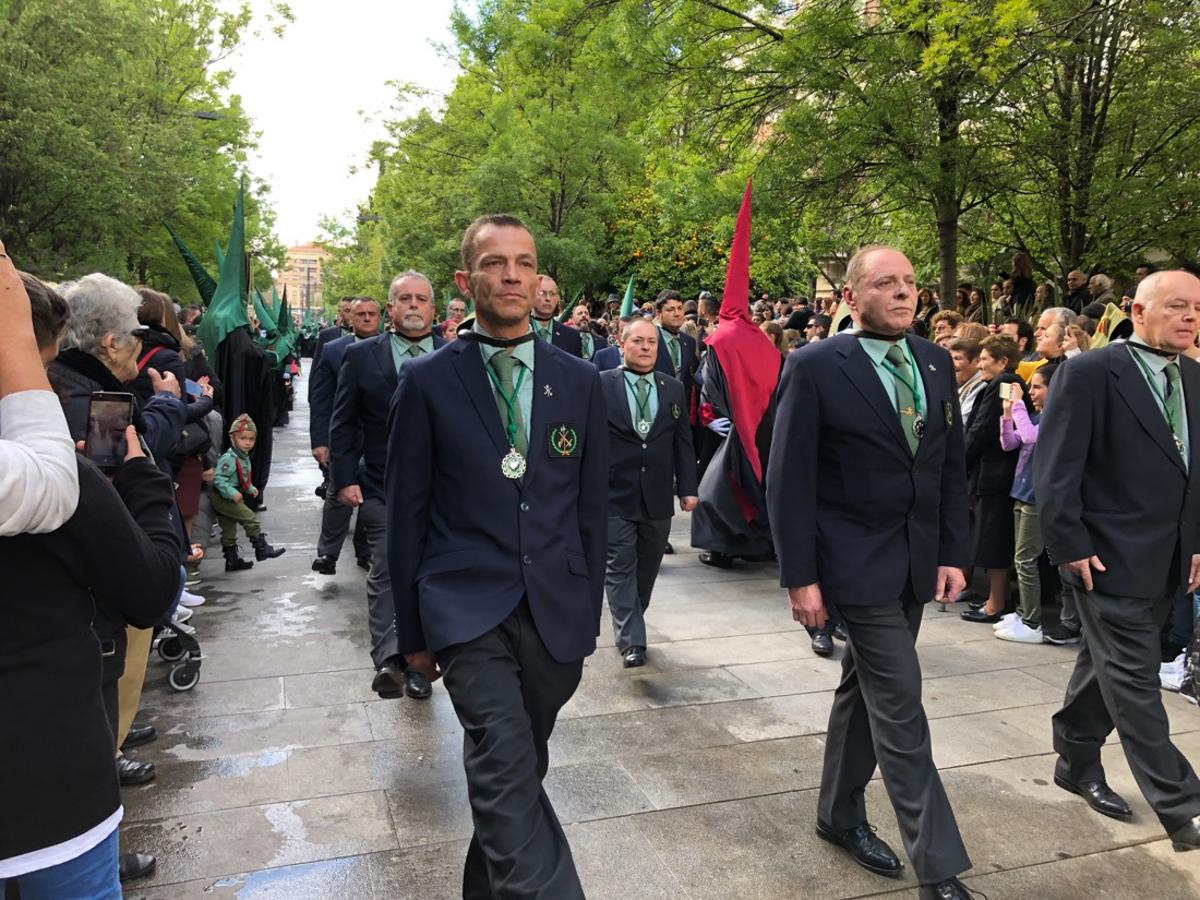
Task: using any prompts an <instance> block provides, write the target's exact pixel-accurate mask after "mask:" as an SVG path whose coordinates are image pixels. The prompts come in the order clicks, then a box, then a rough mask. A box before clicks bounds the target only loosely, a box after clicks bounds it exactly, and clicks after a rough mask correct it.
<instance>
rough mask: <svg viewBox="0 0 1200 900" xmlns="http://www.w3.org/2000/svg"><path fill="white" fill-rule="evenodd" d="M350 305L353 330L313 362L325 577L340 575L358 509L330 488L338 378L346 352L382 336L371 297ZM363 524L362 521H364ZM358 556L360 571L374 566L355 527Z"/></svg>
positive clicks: (319, 565) (313, 431) (313, 428)
mask: <svg viewBox="0 0 1200 900" xmlns="http://www.w3.org/2000/svg"><path fill="white" fill-rule="evenodd" d="M351 301H352V302H351V304H350V323H351V326H352V327H353V329H354V330H353V331H352V332H351V333H350V334H348V335H346V336H345V337H341V338H338V339H337V340H335V341H331V342H330V343H329V344H327V345H326V347H325V351H324V352H323V353H322V354H321V358H320V359H319V360H318V361H316V362H314V363H313V371H312V380H311V381H310V382H309V386H308V409H309V422H308V432H309V442H310V443H311V445H312V455H313V459H315V460H316V461H317V465H319V466H320V467H321V471H322V472H324V473H325V482H326V483H325V490H324V491H323V496H324V498H325V505H324V506H323V507H322V508H321V534H320V537H318V538H317V558H316V559H314V560H313V563H312V570H313V571H314V572H320V573H321V574H322V575H335V574H337V561H338V557H339V556H340V555H341V552H342V544H343V543H344V542H345V540H346V532H347V531H349V530H350V519H351V518H352V517H353V516H354V510H353V509H351V508H350V507H349V506H346V505H345V504H342V503H339V502H338V499H337V491H336V490H334V489H332V488H331V487H330V485H329V428H330V424H331V422H332V419H333V398H334V395H335V394H336V393H337V384H338V376H339V375H340V374H341V370H342V360H343V358H344V357H345V355H346V350H347V348H349V347H350V346H352V345H353V344H355V343H357V342H359V341H365V340H367V339H368V338H372V337H375V336H376V335H378V334H379V320H380V316H379V304H378V303H376V302H375V300H374V299H373V298H371V297H353V298H351ZM360 521H361V520H360ZM354 555H355V557H356V558H357V560H358V565H359V567H360V568H363V569H366V568H368V567H369V566H370V563H371V547H370V544H369V542H368V541H367V539H366V536H365V535H364V534H363V531H362V529H361V528H360V527H359V525H357V524H356V525H355V527H354Z"/></svg>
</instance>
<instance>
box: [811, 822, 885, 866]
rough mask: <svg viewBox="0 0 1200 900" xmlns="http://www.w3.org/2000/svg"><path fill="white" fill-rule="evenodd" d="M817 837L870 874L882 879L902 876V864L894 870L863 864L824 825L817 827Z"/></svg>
mask: <svg viewBox="0 0 1200 900" xmlns="http://www.w3.org/2000/svg"><path fill="white" fill-rule="evenodd" d="M817 837H819V838H820V839H821V840H823V841H825V842H827V843H830V844H833V846H835V847H839V848H841V849H842V850H845V851H846V853H848V854H849V855H850V858H851V859H853V860H854V861H855V862H856V863H858V864H859V865H860V866H862V867H863V868H864V869H866V870H867V871H868V872H872V873H874V874H875V875H882V876H883V877H884V878H899V877H900V876H901V875H903V874H904V863H900V864H899V865H898V866H897V867H896V868H894V869H884V868H880V867H879V866H873V865H871V864H870V863H867V862H863V861H862V860H861V859H859V858H858V857H857V856H856V855H855V853H854V851H853V850H852V849H851V848H849V847H847V846H846V844H845V843H844V842H843V841H842V839H841V838H840V837H838V836H837V835H836V834H834V833H833V832H832V831H830V830H829V829H827V828H826V827H825V826H824V825H821V824H818V825H817Z"/></svg>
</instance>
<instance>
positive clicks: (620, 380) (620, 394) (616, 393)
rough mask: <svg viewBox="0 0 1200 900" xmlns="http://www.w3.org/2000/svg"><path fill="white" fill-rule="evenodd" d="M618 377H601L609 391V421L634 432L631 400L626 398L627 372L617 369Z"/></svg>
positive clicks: (607, 399) (622, 428) (607, 398)
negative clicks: (630, 411)
mask: <svg viewBox="0 0 1200 900" xmlns="http://www.w3.org/2000/svg"><path fill="white" fill-rule="evenodd" d="M617 375H618V376H619V377H617V378H604V379H601V380H602V381H603V383H604V390H605V391H606V392H607V396H606V397H605V402H606V403H607V404H608V410H609V416H608V418H609V421H610V422H612V423H613V424H615V425H616V427H617V428H619V429H621V430H622V431H625V432H628V433H629V434H634V433H635V432H634V430H633V419H632V418H631V417H630V415H629V402H628V401H627V400H626V391H627V390H628V388H626V387H625V373H624V372H623V371H621V370H620V369H618V370H617Z"/></svg>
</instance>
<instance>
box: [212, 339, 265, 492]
mask: <svg viewBox="0 0 1200 900" xmlns="http://www.w3.org/2000/svg"><path fill="white" fill-rule="evenodd" d="M216 358H217V377H218V378H220V379H221V384H222V385H224V388H225V397H224V403H223V404H222V405H221V415H222V416H224V417H225V429H226V432H228V429H229V426H230V425H231V424H233V420H234V419H236V418H237V417H238V416H240V415H241V414H242V413H246V414H247V415H249V416H250V418H251V419H253V420H254V424H255V426H256V427H257V428H258V440H257V441H256V442H255V444H254V450H253V451H252V452H251V454H250V465H251V467H252V469H253V474H252V476H251V481H253V483H254V486H255V487H257V488H258V490H259V494H260V497H261V495H262V492H263V491H265V489H266V487H267V479H268V478H269V477H270V475H271V445H272V435H271V427H272V425H273V424H274V422H275V402H274V396H273V395H274V385H273V384H272V380H273V379H275V378H278V373H273V372H272V371H271V366H270V364H269V363H268V361H267V353H266V351H265V350H263V349H262V348H261V347H259V346H258V345H257V344H256V343H254V338H252V337H251V336H250V329H249V328H247V327H245V326H242V327H240V328H235V329H234V330H233V331H231V332H229V334H228V335H227V336H226V338H225V340H223V341H222V342H221V344H220V346H219V347H218V348H217V354H216ZM228 447H229V435H228V433H226V435H225V448H226V449H228Z"/></svg>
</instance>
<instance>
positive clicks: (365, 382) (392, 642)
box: [329, 272, 446, 700]
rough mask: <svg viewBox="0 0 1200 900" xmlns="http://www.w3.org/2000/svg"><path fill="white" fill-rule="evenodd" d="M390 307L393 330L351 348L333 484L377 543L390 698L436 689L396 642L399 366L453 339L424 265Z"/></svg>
mask: <svg viewBox="0 0 1200 900" xmlns="http://www.w3.org/2000/svg"><path fill="white" fill-rule="evenodd" d="M387 310H388V316H389V318H390V319H391V323H392V333H391V334H381V335H377V336H376V337H373V338H368V339H367V340H364V341H361V342H360V343H358V344H355V345H354V346H352V347H349V348H347V349H346V351H345V359H344V360H343V362H342V371H341V374H340V375H339V376H338V383H337V394H336V395H335V397H334V402H333V425H332V427H331V428H330V440H329V449H330V484H331V485H332V490H333V491H335V492H336V494H337V500H338V502H339V503H340V504H342V506H344V507H346V508H347V509H354V508H357V509H358V524H359V527H360V528H361V529H362V530H363V532H364V533H365V535H366V538H367V541H368V542H369V544H370V548H371V554H370V555H371V568H370V571H369V572H368V573H367V623H368V626H369V628H370V631H371V662H372V663H374V665H375V677H374V679H373V680H372V682H371V690H373V691H375V692H376V693H378V694H379V695H380V696H381V697H385V698H392V697H398V696H400V695H401V693H406V694H408V696H410V697H414V698H416V699H419V700H424V699H427V698H428V697H429V696H430V694H431V693H432V691H431V688H430V684H429V679H428V678H426V677H425V675H423V674H421V673H420V672H418V671H415V670H411V671H410V670H408V669H407V666H406V665H405V664H404V658H403V657H402V656H401V655H400V649H399V647H398V646H397V644H396V628H395V620H396V607H395V604H394V603H393V601H392V582H391V578H390V577H389V574H388V557H387V494H386V492H385V491H384V468H385V465H386V463H387V449H388V446H387V445H388V423H387V419H388V410H389V409H390V407H391V403H392V395H393V394H394V393H395V392H396V381H397V372H398V371H399V370H400V369H401V368H402V367H403V366H405V365H406V364H408V363H410V362H412V361H413V360H414V359H418V358H420V357H421V356H424V355H426V354H428V353H433V352H434V351H435V350H437V349H438V348H439V347H441V346H443V345H444V344H445V343H446V342H445V341H444V340H442V338H441V337H439V336H438V335H436V334H433V333H432V331H431V329H432V326H433V313H434V305H433V285H432V284H431V283H430V281H429V279H428V278H427V277H425V276H424V275H422V274H421V273H419V272H402V273H400V274H399V275H397V276H396V277H395V278H394V279H392V283H391V286H390V287H389V288H388V306H387Z"/></svg>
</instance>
